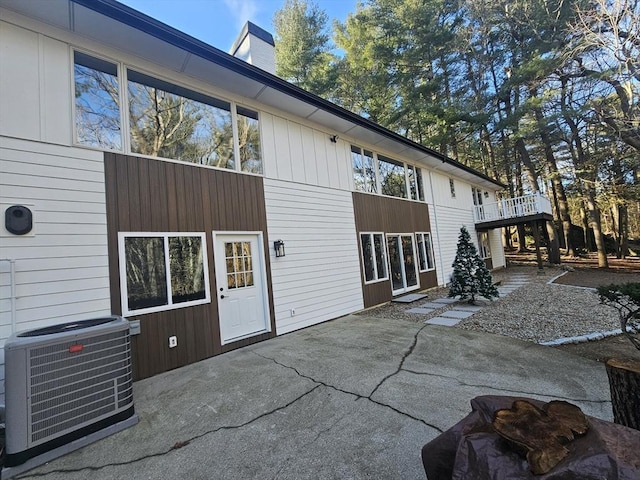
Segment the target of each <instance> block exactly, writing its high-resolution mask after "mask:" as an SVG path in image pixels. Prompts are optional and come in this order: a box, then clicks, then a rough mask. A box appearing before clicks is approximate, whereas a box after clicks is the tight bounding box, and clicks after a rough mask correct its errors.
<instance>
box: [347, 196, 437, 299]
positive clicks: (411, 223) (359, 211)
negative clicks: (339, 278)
mask: <svg viewBox="0 0 640 480" xmlns="http://www.w3.org/2000/svg"><path fill="white" fill-rule="evenodd" d="M352 195H353V210H354V215H355V223H356V231H357V232H358V248H359V249H360V252H361V251H362V250H361V249H362V246H361V245H360V235H359V234H360V232H383V233H384V234H385V235H386V234H388V233H415V232H430V231H431V227H430V223H429V206H428V205H427V204H426V203H421V202H412V201H408V200H401V199H398V198H389V197H383V196H380V195H371V194H366V193H358V192H354V193H353V194H352ZM359 256H360V254H359ZM360 270H361V279H362V289H363V300H364V306H365V308H368V307H372V306H374V305H379V304H381V303H384V302H388V301H389V300H391V299H392V294H391V281H390V280H389V281H383V282H377V283H372V284H368V285H365V284H364V275H363V274H362V260H361V261H360ZM437 283H438V282H437V278H436V272H435V270H434V271H432V272H426V273H421V274H420V288H429V287H433V286H436V285H437Z"/></svg>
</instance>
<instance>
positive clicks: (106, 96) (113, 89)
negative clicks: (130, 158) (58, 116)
mask: <svg viewBox="0 0 640 480" xmlns="http://www.w3.org/2000/svg"><path fill="white" fill-rule="evenodd" d="M74 61H75V63H74V69H73V72H74V79H75V117H76V132H75V133H76V141H77V142H78V143H81V144H83V145H89V146H92V147H97V148H105V149H108V150H122V132H121V127H120V123H121V120H120V90H119V86H118V66H117V65H116V64H115V63H111V62H107V61H105V60H100V59H97V58H93V57H90V56H89V55H85V54H84V53H80V52H75V54H74Z"/></svg>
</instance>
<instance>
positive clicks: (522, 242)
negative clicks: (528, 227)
mask: <svg viewBox="0 0 640 480" xmlns="http://www.w3.org/2000/svg"><path fill="white" fill-rule="evenodd" d="M516 228H517V230H518V253H525V252H527V251H528V250H527V238H526V234H525V231H524V224H522V223H521V224H519V225H518V226H517V227H516Z"/></svg>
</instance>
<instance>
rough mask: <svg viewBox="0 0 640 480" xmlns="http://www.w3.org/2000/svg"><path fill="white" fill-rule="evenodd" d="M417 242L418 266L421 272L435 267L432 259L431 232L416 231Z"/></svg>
mask: <svg viewBox="0 0 640 480" xmlns="http://www.w3.org/2000/svg"><path fill="white" fill-rule="evenodd" d="M416 239H417V241H418V242H417V243H418V267H419V268H420V271H421V272H426V271H429V270H433V269H434V268H436V265H435V263H434V261H433V245H432V244H431V234H430V233H428V232H426V233H416Z"/></svg>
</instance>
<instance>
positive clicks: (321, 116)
mask: <svg viewBox="0 0 640 480" xmlns="http://www.w3.org/2000/svg"><path fill="white" fill-rule="evenodd" d="M78 1H79V2H85V1H86V0H78ZM94 2H95V3H94V4H92V5H91V6H94V7H95V6H96V5H98V7H96V9H95V10H94V9H93V8H88V7H86V6H84V5H81V4H80V3H78V2H73V1H71V0H41V1H35V0H33V1H24V0H0V6H2V7H5V8H7V9H10V10H13V11H16V12H18V13H20V14H23V15H25V16H28V17H31V18H35V19H37V20H39V21H41V22H44V23H47V24H50V25H53V26H55V27H58V28H62V29H65V30H69V31H72V32H74V33H76V34H79V35H82V36H83V37H86V38H89V39H91V40H94V41H96V42H99V43H103V44H106V45H108V46H111V47H113V48H116V49H118V50H121V51H123V52H126V53H128V54H131V55H134V56H137V57H139V58H143V59H145V60H148V61H149V62H152V63H154V64H157V65H160V66H162V67H165V68H168V69H170V70H172V71H176V72H181V73H183V74H185V75H188V76H190V77H192V78H195V79H197V80H199V81H202V82H204V83H208V84H210V85H213V86H215V87H216V88H220V89H223V90H227V91H229V92H231V93H234V94H236V95H239V96H243V97H246V98H252V99H254V100H256V101H258V102H260V103H262V104H264V105H268V106H270V107H273V108H276V109H278V110H281V111H283V112H285V113H288V114H290V115H293V116H297V117H301V118H305V119H308V120H310V121H312V122H314V123H316V124H318V125H320V126H322V127H324V128H326V129H327V130H328V131H329V133H336V134H338V135H340V134H343V135H347V136H348V137H349V138H350V139H353V141H355V142H356V143H362V144H363V145H365V146H375V147H376V148H378V149H381V150H384V151H386V152H389V153H393V154H396V155H399V156H400V155H401V156H402V159H407V160H411V161H414V162H416V163H418V164H422V165H425V166H428V167H430V168H434V169H436V170H439V171H443V172H446V173H447V174H449V175H452V176H456V177H460V178H463V179H465V180H468V181H469V182H472V183H474V184H477V185H482V186H484V187H485V188H488V189H491V190H495V189H496V188H499V186H498V185H497V184H496V182H495V181H492V180H491V179H489V178H487V177H485V176H483V175H482V174H480V173H478V174H476V173H474V172H472V171H469V169H467V168H466V167H464V166H461V165H460V164H457V163H456V162H454V161H453V160H451V159H445V158H442V157H441V156H440V155H439V154H437V152H432V151H430V150H429V149H426V148H424V147H421V146H420V145H417V144H414V143H413V142H410V141H409V140H407V139H405V138H403V137H400V136H399V135H396V134H394V133H393V132H390V131H388V130H386V129H384V128H383V127H380V126H379V125H375V124H373V123H371V122H370V121H368V120H366V119H364V118H362V117H359V116H357V115H354V114H353V113H351V112H348V111H346V110H343V109H341V108H339V107H337V106H336V105H334V104H331V103H329V102H326V101H325V100H322V99H320V98H319V97H316V96H314V95H311V94H309V93H308V92H305V91H303V90H301V89H299V88H297V87H294V86H292V85H291V84H287V83H286V82H283V81H282V80H281V79H279V78H277V77H274V76H272V75H270V74H268V73H266V72H263V71H262V70H260V69H257V68H255V67H253V66H251V65H246V64H244V62H242V61H240V60H238V59H235V58H233V57H230V56H228V55H227V54H226V53H224V52H222V51H220V50H218V49H215V48H214V47H211V46H209V45H206V44H204V43H203V42H200V41H198V40H196V39H193V38H192V37H189V36H188V35H186V34H183V33H182V32H178V31H177V30H175V29H172V28H171V27H168V26H166V25H164V24H161V23H160V22H157V21H155V20H153V19H150V18H149V17H146V16H145V15H143V14H141V13H139V12H136V11H134V10H131V9H129V8H128V7H125V6H123V5H121V4H119V3H117V2H115V1H111V0H101V1H100V0H94ZM101 8H104V9H105V11H110V12H115V13H111V15H113V17H112V16H109V15H107V14H105V13H101V11H100V9H101ZM123 12H124V13H123ZM116 14H117V15H116ZM116 16H117V17H122V18H124V20H121V19H120V18H114V17H116ZM138 24H139V25H140V26H138ZM143 30H145V31H143ZM148 32H150V33H148Z"/></svg>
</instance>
